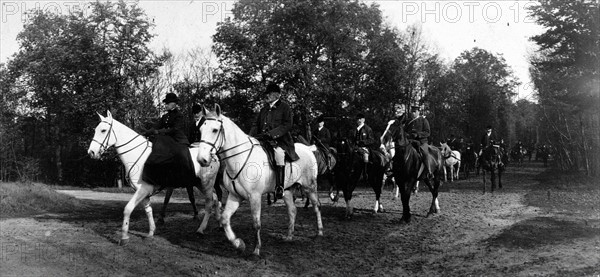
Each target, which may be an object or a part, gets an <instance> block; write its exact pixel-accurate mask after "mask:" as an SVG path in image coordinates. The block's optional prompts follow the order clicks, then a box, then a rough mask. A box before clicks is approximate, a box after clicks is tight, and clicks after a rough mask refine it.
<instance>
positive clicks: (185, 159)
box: [142, 135, 197, 188]
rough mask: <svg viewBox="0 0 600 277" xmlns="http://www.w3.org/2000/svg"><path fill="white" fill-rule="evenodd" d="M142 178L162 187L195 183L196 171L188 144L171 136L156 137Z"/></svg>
mask: <svg viewBox="0 0 600 277" xmlns="http://www.w3.org/2000/svg"><path fill="white" fill-rule="evenodd" d="M142 180H144V181H146V182H148V183H149V184H152V185H154V186H158V187H160V188H164V187H185V186H189V185H194V184H195V182H196V181H197V180H196V173H195V172H194V163H193V161H192V157H191V155H190V152H189V150H188V146H187V145H184V144H181V143H177V142H176V141H175V140H174V139H173V138H171V137H170V136H165V135H157V136H156V137H154V138H153V140H152V153H150V156H148V160H146V164H145V165H144V172H142Z"/></svg>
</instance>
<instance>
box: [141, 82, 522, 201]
mask: <svg viewBox="0 0 600 277" xmlns="http://www.w3.org/2000/svg"><path fill="white" fill-rule="evenodd" d="M262 96H263V97H264V98H263V99H264V105H263V107H262V108H261V109H260V111H259V112H258V114H257V116H256V119H255V120H254V121H253V124H252V129H251V131H250V133H249V134H250V135H251V136H253V137H255V138H257V139H259V140H261V141H263V142H266V145H270V146H272V148H273V150H274V151H273V152H274V156H275V157H274V161H275V163H276V166H275V168H276V172H277V174H276V178H275V179H276V185H275V199H280V198H282V197H283V193H284V189H283V183H284V180H283V179H284V164H285V161H290V162H293V161H296V160H298V155H297V154H296V152H295V149H294V142H295V140H294V138H293V137H292V134H291V131H292V128H293V125H294V122H293V113H292V111H291V108H290V106H289V104H288V103H286V101H284V100H283V99H282V97H281V96H282V93H281V88H280V86H279V85H278V84H275V83H271V84H269V85H267V86H266V89H265V90H264V93H263V95H262ZM162 102H163V103H164V105H165V108H166V110H167V113H165V114H164V115H163V116H162V117H161V118H160V120H158V121H157V122H156V123H155V124H154V125H153V126H152V127H151V128H148V129H144V130H142V134H143V135H145V136H148V137H150V138H151V140H152V141H153V149H152V153H151V155H150V157H149V158H148V161H147V162H146V167H148V168H150V169H151V170H144V172H148V174H146V173H144V176H142V178H143V179H144V180H146V181H148V182H152V183H160V182H167V180H161V178H166V176H170V177H169V178H171V180H170V181H171V182H173V181H174V180H173V179H172V178H173V176H178V173H183V172H186V173H187V174H188V175H189V172H193V170H191V171H190V170H186V169H189V168H188V167H190V166H191V167H192V168H193V164H192V162H191V161H190V159H191V157H190V156H189V154H188V151H187V148H188V147H189V146H190V145H191V144H194V143H198V142H200V141H201V134H200V131H199V127H200V126H201V125H202V124H203V123H204V118H203V117H202V111H203V108H202V106H200V105H198V104H194V105H193V107H192V113H193V115H194V124H192V126H191V127H190V129H189V130H187V132H186V130H185V127H184V126H185V124H184V122H185V119H184V115H183V113H182V112H181V111H180V110H179V105H178V103H179V98H178V97H177V95H176V94H174V93H168V94H167V95H166V97H165V98H164V100H163V101H162ZM316 121H317V124H318V125H317V126H316V128H315V129H314V130H313V131H312V134H313V135H312V138H311V140H310V143H312V144H315V145H317V147H318V148H319V149H321V151H323V152H325V156H326V157H328V156H329V154H328V151H329V149H330V146H331V143H332V136H331V132H330V131H329V130H328V129H327V127H325V118H324V117H319V118H318V119H317V120H316ZM392 122H394V121H390V123H392ZM400 123H402V126H403V128H404V131H405V132H406V134H407V135H408V139H409V140H410V141H411V143H412V144H413V146H414V147H415V149H417V150H418V151H419V152H420V154H421V156H422V157H423V158H422V159H421V160H422V162H423V164H424V165H425V166H424V167H425V169H427V168H428V165H427V163H428V159H427V158H425V156H426V155H425V153H427V151H428V147H429V145H428V144H429V136H430V125H429V121H428V120H427V118H425V117H424V116H422V115H421V114H420V107H419V106H411V107H410V113H409V114H407V115H405V114H402V115H400V116H398V118H397V119H395V122H394V123H393V124H400ZM347 139H348V142H349V143H350V145H351V146H352V148H353V149H354V151H356V152H357V153H359V154H360V155H361V156H362V157H363V159H364V160H365V161H368V159H369V155H370V152H372V151H378V149H379V148H380V145H381V141H380V139H379V138H375V136H374V134H373V130H372V129H371V127H369V126H368V125H367V124H366V123H365V115H364V114H362V113H358V114H357V115H356V128H353V129H352V130H351V131H350V132H349V136H348V137H347ZM447 142H448V145H449V146H450V147H451V148H452V149H454V150H459V151H460V152H461V153H462V152H464V151H467V150H466V149H467V148H469V147H471V148H470V149H472V145H471V144H469V143H466V142H465V141H464V139H463V138H460V139H458V140H457V139H456V138H455V137H454V136H453V135H452V136H451V137H450V139H449V140H448V141H447ZM480 142H481V143H480V145H479V146H480V147H478V148H479V149H480V150H479V153H477V154H478V156H479V157H481V156H482V151H484V149H486V148H487V147H492V146H493V145H494V144H496V145H499V147H501V148H502V149H503V150H505V146H504V143H503V140H499V141H494V139H493V137H492V127H491V126H487V127H486V133H485V134H484V135H483V136H482V138H481V141H480ZM521 148H523V149H524V146H523V145H522V143H521V142H520V141H519V142H518V143H517V145H515V148H514V149H513V150H515V149H521ZM504 153H507V152H506V151H504ZM425 174H427V172H425ZM179 178H180V179H178V180H175V181H177V182H183V183H186V182H189V181H190V180H192V179H193V178H194V176H185V175H181V176H179Z"/></svg>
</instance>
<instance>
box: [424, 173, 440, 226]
mask: <svg viewBox="0 0 600 277" xmlns="http://www.w3.org/2000/svg"><path fill="white" fill-rule="evenodd" d="M433 182H434V183H433V186H432V185H431V180H430V179H425V184H427V187H428V188H429V190H430V191H431V197H432V198H431V206H430V207H429V212H427V217H429V215H432V214H436V213H438V212H439V211H440V205H439V202H438V190H439V187H440V181H439V180H437V179H434V181H433Z"/></svg>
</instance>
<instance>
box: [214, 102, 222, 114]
mask: <svg viewBox="0 0 600 277" xmlns="http://www.w3.org/2000/svg"><path fill="white" fill-rule="evenodd" d="M215 113H217V116H221V106H219V104H215Z"/></svg>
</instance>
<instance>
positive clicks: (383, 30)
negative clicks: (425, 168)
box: [0, 0, 600, 186]
mask: <svg viewBox="0 0 600 277" xmlns="http://www.w3.org/2000/svg"><path fill="white" fill-rule="evenodd" d="M92 7H93V8H92V10H91V12H90V13H88V14H85V15H84V14H83V13H73V14H70V15H56V14H52V13H44V12H39V11H38V12H36V13H35V14H34V15H32V16H31V17H30V18H31V19H30V21H29V22H27V24H26V25H25V28H24V30H23V31H22V32H21V33H20V34H19V36H18V42H19V44H20V49H19V52H18V53H16V54H15V55H14V56H12V57H11V58H10V59H9V61H8V62H7V64H2V66H1V68H0V83H1V90H2V99H0V109H1V110H2V115H1V117H0V128H1V129H0V148H1V150H2V151H1V154H0V178H1V179H2V180H4V181H6V180H14V179H21V180H41V181H44V182H48V183H61V184H70V185H90V186H98V185H100V186H111V185H113V181H114V180H115V179H116V178H119V176H122V174H120V173H119V170H120V162H119V161H118V159H117V157H116V156H115V154H114V153H112V152H110V151H109V152H110V153H109V154H107V155H106V157H105V158H104V159H103V160H102V161H100V162H98V161H92V160H90V159H88V158H87V156H86V153H85V152H86V149H87V147H88V146H89V143H90V140H91V137H92V134H93V128H94V127H95V126H96V125H97V123H98V117H97V115H96V112H100V113H104V112H105V111H106V110H111V112H112V113H113V115H114V116H115V118H118V119H119V120H120V121H121V122H123V123H125V124H127V125H128V126H130V127H132V128H133V129H136V128H139V127H147V126H145V125H146V124H149V123H150V122H151V121H152V120H153V119H156V118H158V117H159V116H160V114H161V112H162V110H161V108H162V107H161V106H160V105H159V103H160V100H161V99H162V98H161V97H164V95H165V94H166V93H167V92H176V93H177V94H178V95H179V97H180V98H181V99H182V101H181V106H182V109H183V111H184V113H187V114H188V115H189V118H188V120H189V121H190V124H191V112H190V111H191V106H192V104H193V103H204V104H212V103H219V104H220V105H221V106H222V107H223V109H224V111H225V112H226V113H227V114H228V115H229V116H230V117H231V118H232V119H233V120H234V121H235V122H237V123H238V124H239V125H240V126H241V127H242V128H243V129H245V130H249V127H250V124H251V121H252V119H253V115H254V113H255V112H256V111H257V110H258V109H259V108H260V105H261V102H260V101H261V95H260V92H261V91H263V90H264V88H265V86H266V84H267V83H268V82H271V81H274V82H277V83H280V84H282V87H283V91H284V92H285V97H287V100H288V101H289V102H290V104H291V106H292V108H293V110H294V111H295V119H294V120H295V126H296V129H295V130H294V131H295V132H297V133H298V134H302V135H303V136H306V137H310V135H311V134H310V130H311V127H313V121H314V118H316V117H317V116H321V115H322V116H325V118H326V119H327V123H328V126H329V127H330V129H332V131H333V132H334V133H335V134H337V135H338V136H343V135H345V134H346V132H347V130H349V129H350V128H352V127H353V124H354V116H355V115H356V113H358V112H361V113H364V114H365V115H366V116H367V123H368V124H369V125H371V126H372V127H373V129H374V130H375V131H380V132H381V131H382V130H383V129H384V128H385V125H386V123H387V121H388V120H390V119H393V118H395V117H396V116H398V115H399V114H398V111H403V110H405V108H406V107H407V106H408V105H412V104H418V105H422V106H423V107H424V109H425V110H426V115H427V117H428V119H429V121H430V123H431V125H432V138H433V141H434V142H440V141H443V140H445V139H446V138H448V136H450V135H455V136H456V137H457V138H458V137H464V138H465V139H467V140H473V141H474V142H475V143H476V144H478V140H479V137H480V136H481V134H482V133H483V129H484V127H485V126H487V125H492V126H494V128H495V133H496V135H497V137H498V138H504V140H505V141H506V142H507V143H509V144H514V143H515V142H516V141H517V140H522V141H524V142H526V143H548V144H549V145H552V146H553V147H554V148H556V149H557V157H556V158H557V161H558V165H559V166H560V168H562V169H564V170H580V169H584V170H585V172H586V173H587V174H589V175H594V176H597V175H598V165H599V163H598V159H599V158H598V157H599V155H597V154H599V151H598V147H599V138H600V128H599V127H598V115H599V114H600V113H599V112H598V107H599V106H600V105H598V86H599V84H598V83H599V82H598V79H599V78H598V66H597V65H598V57H597V55H598V53H600V52H599V51H598V45H599V43H598V42H599V41H598V19H597V18H598V16H597V15H598V10H597V5H596V6H594V4H593V3H592V4H590V3H589V2H574V3H563V2H562V1H561V2H555V1H543V2H542V3H541V5H540V6H537V7H535V8H534V9H533V13H534V15H535V16H536V18H538V22H539V23H541V24H542V25H544V26H547V27H550V29H549V30H548V31H547V32H546V33H544V34H542V35H540V36H536V37H534V38H533V40H534V41H536V43H538V44H539V45H540V51H539V52H538V53H537V54H536V56H535V57H533V58H532V66H531V72H532V76H533V78H534V82H535V86H536V88H537V90H538V92H539V95H538V100H539V103H533V102H530V101H527V100H519V101H516V102H514V99H515V96H516V93H517V92H516V90H517V87H518V85H519V84H520V83H519V80H517V79H516V78H515V77H514V75H513V73H512V72H511V69H510V67H509V66H508V65H507V64H506V62H505V60H504V59H503V58H502V56H500V55H495V54H493V53H490V52H488V51H486V50H483V49H479V48H473V49H470V50H466V51H464V52H463V53H461V54H460V56H459V57H457V58H456V59H455V60H454V61H453V62H451V63H450V64H448V63H446V62H444V61H443V60H442V59H441V58H440V57H439V56H438V55H437V54H436V53H434V52H433V51H431V50H430V49H429V48H428V45H427V43H426V41H425V39H424V38H423V37H422V35H421V32H420V28H419V27H418V26H411V27H409V28H408V29H407V30H397V29H394V28H392V27H390V26H388V25H386V23H385V22H384V20H383V18H382V15H381V12H380V10H379V8H378V6H377V5H376V4H371V5H367V4H364V3H362V2H357V1H348V0H334V1H293V0H277V1H251V0H242V1H238V2H236V4H235V5H234V8H233V10H232V13H233V18H232V19H228V20H226V21H224V22H222V23H220V24H219V25H218V28H217V31H216V34H215V35H214V36H213V43H214V44H213V49H212V52H210V51H207V50H203V49H200V48H195V49H192V50H190V51H189V52H187V53H184V54H181V55H174V54H172V53H170V51H169V50H168V49H164V50H162V51H161V53H155V52H153V51H152V50H151V49H149V47H148V44H149V42H150V40H151V39H152V37H153V34H152V27H153V24H152V23H151V20H149V19H148V17H147V16H146V15H145V14H144V11H143V10H141V9H140V8H139V7H138V6H136V4H135V3H131V2H124V1H119V2H116V3H111V2H103V3H100V2H96V3H94V4H93V6H92ZM556 8H559V9H556ZM558 15H560V17H557V16H558ZM556 18H559V19H556ZM594 154H596V155H594Z"/></svg>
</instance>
